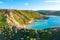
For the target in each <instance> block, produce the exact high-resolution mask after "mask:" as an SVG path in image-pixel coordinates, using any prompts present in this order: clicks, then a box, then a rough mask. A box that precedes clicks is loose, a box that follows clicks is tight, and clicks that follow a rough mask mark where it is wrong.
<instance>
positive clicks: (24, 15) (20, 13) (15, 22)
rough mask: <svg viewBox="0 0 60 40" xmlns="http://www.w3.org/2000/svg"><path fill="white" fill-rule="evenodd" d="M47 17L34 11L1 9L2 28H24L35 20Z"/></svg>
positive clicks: (0, 21) (0, 24) (0, 23)
mask: <svg viewBox="0 0 60 40" xmlns="http://www.w3.org/2000/svg"><path fill="white" fill-rule="evenodd" d="M44 17H46V16H44V15H42V14H40V13H38V12H34V11H32V10H12V9H11V10H9V9H0V26H17V27H22V28H24V27H25V25H26V24H28V23H31V22H33V21H34V19H37V18H44Z"/></svg>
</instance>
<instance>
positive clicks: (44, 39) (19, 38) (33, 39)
mask: <svg viewBox="0 0 60 40" xmlns="http://www.w3.org/2000/svg"><path fill="white" fill-rule="evenodd" d="M56 31H57V30H56V29H44V30H33V29H17V28H15V26H14V27H12V28H9V27H8V26H7V27H0V40H38V39H39V40H49V39H50V37H51V36H52V35H53V34H54V33H55V32H56Z"/></svg>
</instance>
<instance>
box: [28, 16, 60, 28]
mask: <svg viewBox="0 0 60 40" xmlns="http://www.w3.org/2000/svg"><path fill="white" fill-rule="evenodd" d="M48 17H49V18H48V19H36V20H35V21H34V22H33V23H31V24H28V25H27V27H28V28H29V29H45V28H52V27H60V16H48Z"/></svg>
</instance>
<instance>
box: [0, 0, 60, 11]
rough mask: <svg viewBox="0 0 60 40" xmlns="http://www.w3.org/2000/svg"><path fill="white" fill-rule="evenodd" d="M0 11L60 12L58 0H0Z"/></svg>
mask: <svg viewBox="0 0 60 40" xmlns="http://www.w3.org/2000/svg"><path fill="white" fill-rule="evenodd" d="M0 9H19V10H60V0H0Z"/></svg>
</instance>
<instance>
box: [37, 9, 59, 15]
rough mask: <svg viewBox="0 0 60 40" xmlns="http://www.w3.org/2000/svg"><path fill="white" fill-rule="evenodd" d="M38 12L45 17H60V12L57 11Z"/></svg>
mask: <svg viewBox="0 0 60 40" xmlns="http://www.w3.org/2000/svg"><path fill="white" fill-rule="evenodd" d="M36 12H39V13H41V14H45V15H58V16H60V11H56V10H38V11H36Z"/></svg>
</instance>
